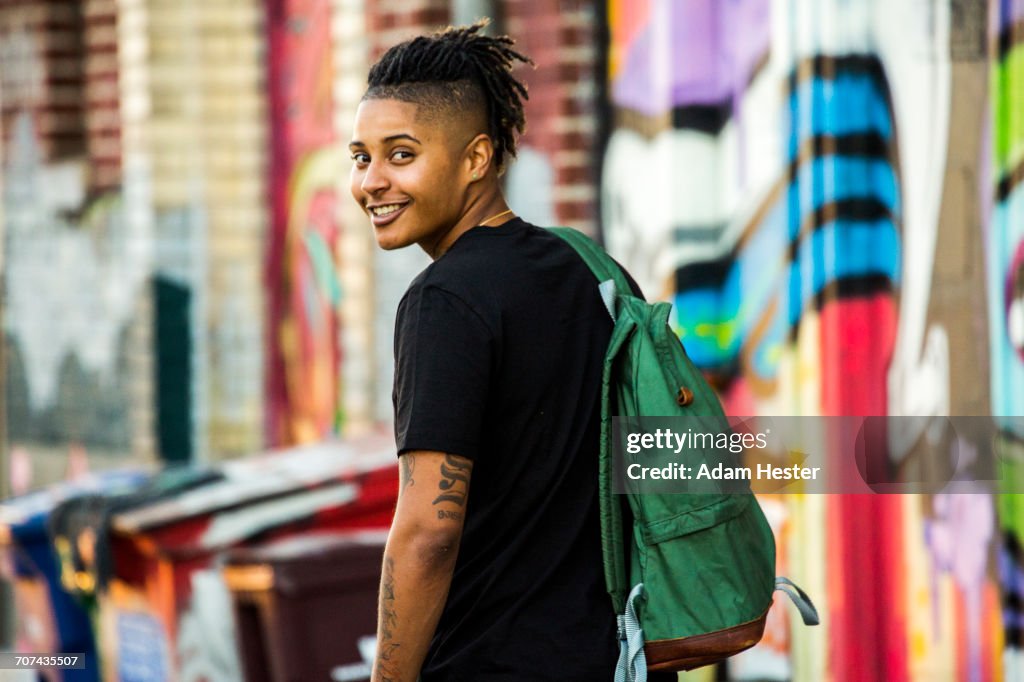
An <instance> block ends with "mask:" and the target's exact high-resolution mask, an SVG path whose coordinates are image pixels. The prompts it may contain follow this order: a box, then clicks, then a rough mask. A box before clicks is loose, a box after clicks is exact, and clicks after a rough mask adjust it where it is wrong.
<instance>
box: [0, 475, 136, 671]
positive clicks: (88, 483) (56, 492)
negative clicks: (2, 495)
mask: <svg viewBox="0 0 1024 682" xmlns="http://www.w3.org/2000/svg"><path fill="white" fill-rule="evenodd" d="M147 477H148V474H146V473H145V472H143V471H141V470H117V471H110V472H104V473H98V474H90V475H88V476H86V477H84V478H82V479H79V480H77V481H74V482H64V483H59V484H57V485H54V486H51V487H49V488H46V489H44V490H40V491H38V492H34V493H30V494H28V495H24V496H21V497H16V498H12V499H9V500H6V501H4V502H3V503H0V554H2V555H3V557H2V561H0V566H2V568H0V574H2V576H3V578H4V579H5V580H7V581H8V582H10V583H11V585H12V588H13V593H14V603H15V614H16V626H15V645H14V646H15V650H16V651H18V652H23V653H54V654H58V653H83V654H85V656H86V667H85V668H84V669H80V670H64V671H55V670H47V671H44V673H45V674H44V675H43V677H44V679H47V680H70V681H82V682H86V681H89V682H93V681H95V680H98V679H99V673H98V663H97V660H96V650H95V640H94V638H93V633H92V628H91V623H90V618H89V614H88V612H87V611H86V609H84V608H83V607H82V605H81V604H79V603H78V602H77V601H76V600H75V599H74V598H73V597H72V596H71V595H70V594H68V593H67V592H66V591H65V590H64V589H63V587H62V584H61V576H60V567H59V564H58V561H57V558H56V556H55V555H54V553H53V552H52V550H51V545H50V539H49V536H48V535H47V524H48V523H49V520H50V515H51V514H52V513H53V511H54V510H55V509H56V508H57V507H58V506H59V505H60V504H61V503H63V502H65V501H66V500H69V499H72V498H75V497H78V496H81V495H88V494H104V493H119V492H125V491H130V490H134V489H136V488H138V486H140V485H142V484H143V483H144V482H145V480H146V479H147Z"/></svg>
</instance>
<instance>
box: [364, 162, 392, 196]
mask: <svg viewBox="0 0 1024 682" xmlns="http://www.w3.org/2000/svg"><path fill="white" fill-rule="evenodd" d="M389 184H390V182H389V181H388V178H387V175H386V174H385V173H384V172H383V170H382V169H381V166H380V164H377V163H376V162H374V161H371V162H370V163H369V164H367V166H366V169H365V170H364V171H363V181H362V183H360V189H362V190H363V192H365V193H366V194H377V193H378V192H381V191H383V190H385V189H387V188H388V185H389Z"/></svg>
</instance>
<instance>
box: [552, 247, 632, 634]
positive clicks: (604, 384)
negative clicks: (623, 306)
mask: <svg viewBox="0 0 1024 682" xmlns="http://www.w3.org/2000/svg"><path fill="white" fill-rule="evenodd" d="M548 229H550V230H551V232H553V233H554V234H556V235H557V236H559V237H561V238H562V239H564V240H565V241H566V242H568V243H569V246H571V247H572V248H573V250H575V251H576V253H577V254H579V256H580V258H582V259H583V262H584V263H586V264H587V267H589V268H590V271H591V272H593V273H594V277H595V278H596V279H597V281H598V289H599V290H600V292H601V298H602V299H603V300H604V305H605V307H606V308H607V309H608V313H609V314H610V315H611V316H612V320H613V321H615V319H616V315H615V311H616V306H615V295H616V290H618V291H621V292H624V293H629V292H631V291H632V290H631V288H630V286H629V281H628V280H627V279H626V277H625V275H624V274H623V273H622V270H621V269H620V268H619V266H618V264H617V263H616V262H615V261H614V260H612V258H611V257H610V256H608V254H606V253H605V252H604V249H602V248H601V247H600V246H598V245H597V243H595V242H594V241H593V240H591V239H590V237H587V236H586V235H584V234H583V233H582V232H578V231H576V230H574V229H572V228H570V227H552V228H548ZM609 371H610V364H609V362H608V359H607V358H605V362H604V369H603V370H602V377H601V441H600V443H601V444H600V448H599V452H598V486H597V492H598V504H599V506H600V514H601V551H602V555H603V560H604V574H605V586H606V587H607V589H608V595H609V596H610V597H611V601H612V608H613V609H614V611H615V613H616V614H624V613H625V611H626V606H627V604H626V602H627V594H629V592H630V585H629V574H628V570H627V565H626V557H627V555H628V549H627V548H626V547H625V546H624V544H623V538H624V537H625V531H624V528H623V514H622V508H621V506H620V504H621V503H620V500H619V497H618V496H616V495H615V494H614V493H613V492H612V484H611V480H612V463H611V414H612V401H611V391H610V386H609V381H610V374H609Z"/></svg>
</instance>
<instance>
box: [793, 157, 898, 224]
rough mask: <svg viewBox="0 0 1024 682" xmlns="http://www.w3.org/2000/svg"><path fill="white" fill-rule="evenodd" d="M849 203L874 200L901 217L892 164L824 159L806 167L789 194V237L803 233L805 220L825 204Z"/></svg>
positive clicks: (817, 159)
mask: <svg viewBox="0 0 1024 682" xmlns="http://www.w3.org/2000/svg"><path fill="white" fill-rule="evenodd" d="M847 199H874V200H876V201H879V202H881V203H882V204H883V205H884V206H886V208H888V209H889V212H890V213H892V214H893V215H898V214H899V211H900V200H899V189H898V187H897V181H896V172H895V170H894V169H893V167H892V164H890V163H889V161H888V160H887V159H871V158H863V157H846V156H822V157H819V158H816V159H814V160H812V161H810V162H809V163H805V164H803V165H802V166H801V167H800V169H799V170H798V171H797V177H796V182H794V183H791V184H790V186H789V189H788V190H787V192H786V205H787V207H788V211H787V214H788V216H789V234H790V236H791V237H796V236H797V235H798V234H799V233H800V223H801V222H802V220H803V218H804V216H806V215H808V214H810V213H813V212H814V211H816V210H818V209H819V208H821V207H822V206H824V205H825V204H826V203H829V202H833V201H845V200H847Z"/></svg>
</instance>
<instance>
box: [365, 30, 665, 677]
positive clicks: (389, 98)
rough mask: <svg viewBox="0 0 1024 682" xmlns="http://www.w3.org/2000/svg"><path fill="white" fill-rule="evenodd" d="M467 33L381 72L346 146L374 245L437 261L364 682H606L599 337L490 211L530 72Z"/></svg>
mask: <svg viewBox="0 0 1024 682" xmlns="http://www.w3.org/2000/svg"><path fill="white" fill-rule="evenodd" d="M484 25H485V24H484V23H482V22H481V23H477V24H475V25H473V26H469V27H459V28H449V29H447V30H445V31H442V32H439V33H436V34H433V35H429V36H421V37H418V38H415V39H413V40H411V41H408V42H405V43H402V44H400V45H397V46H395V47H393V48H391V49H390V50H388V51H387V53H385V54H384V56H383V57H381V59H380V61H379V62H377V64H375V65H374V66H373V68H372V69H371V70H370V74H369V79H368V85H369V87H368V89H367V91H366V94H365V95H364V97H363V100H362V102H361V104H360V106H359V109H358V112H357V114H356V120H355V126H354V131H353V139H352V142H351V144H350V148H351V151H352V158H353V160H354V166H353V170H352V177H351V190H352V195H353V197H354V198H355V200H356V201H357V202H359V204H360V205H361V206H362V207H363V209H364V210H365V211H366V213H367V214H368V216H369V218H370V221H371V223H372V229H373V232H374V235H375V236H376V239H377V243H378V244H379V245H380V247H381V248H384V249H389V250H390V249H398V248H403V247H406V246H410V245H412V244H416V245H418V246H419V247H420V248H422V249H423V250H424V251H426V252H427V254H428V255H429V256H430V257H431V258H432V259H433V263H431V264H430V265H429V266H428V267H427V268H426V269H425V270H424V271H423V272H422V273H421V274H420V275H419V276H418V277H417V278H416V279H415V280H414V281H413V283H412V284H411V285H410V286H409V289H408V291H407V292H406V294H405V296H404V298H403V299H402V302H401V304H400V305H399V309H398V317H397V323H396V330H395V385H394V395H393V398H394V405H395V434H396V438H397V445H398V453H399V461H400V464H401V467H400V493H399V498H398V505H397V507H396V511H395V518H394V523H393V525H392V527H391V531H390V535H389V537H388V542H387V547H386V549H385V556H384V565H383V575H382V579H381V591H380V612H379V625H378V648H377V657H376V661H375V664H374V672H373V680H397V681H401V682H413V681H414V680H416V679H417V677H419V679H421V680H422V681H423V682H434V681H435V680H446V681H456V682H457V681H460V680H465V681H472V682H490V681H501V680H508V681H510V682H511V681H515V682H524V681H543V680H552V681H554V680H557V681H558V682H575V681H578V682H594V681H596V680H611V679H612V674H613V671H614V667H615V661H616V657H617V653H618V644H617V641H616V628H615V615H614V613H613V612H612V608H611V602H610V599H609V597H608V594H607V593H606V591H605V587H604V575H603V563H602V558H601V540H600V526H599V519H598V505H597V455H598V436H599V421H598V419H599V409H600V381H601V364H602V359H603V357H604V353H605V350H606V346H607V343H608V340H609V336H610V333H611V328H612V324H611V320H610V318H609V315H608V313H607V311H606V310H605V308H604V306H603V305H602V302H601V299H600V296H599V293H598V288H597V284H596V281H595V279H594V276H593V275H592V274H591V273H590V271H589V270H588V269H587V267H586V266H585V265H584V263H583V262H582V260H581V259H580V258H579V257H578V256H577V255H576V253H575V252H574V251H573V250H572V249H571V248H570V247H569V246H568V245H567V244H565V243H563V242H562V240H561V239H559V238H558V237H556V236H554V235H553V234H550V233H549V232H548V231H546V230H543V229H541V228H538V227H536V226H534V225H531V224H529V223H528V222H526V221H524V220H522V219H521V218H519V217H517V216H516V215H515V214H514V212H513V211H512V209H510V208H509V207H508V205H507V204H506V203H505V199H504V198H503V196H502V192H501V186H500V182H499V176H500V175H501V173H502V171H503V170H504V168H505V166H506V164H507V163H508V162H509V161H510V159H511V157H513V156H514V155H515V152H516V137H517V134H518V133H521V132H522V131H523V128H524V124H525V121H524V116H523V99H524V98H526V96H527V94H526V89H525V87H524V86H523V85H522V83H520V82H519V81H518V80H516V78H514V77H513V75H512V73H511V70H512V66H513V65H514V64H515V63H516V62H524V63H530V60H529V59H528V58H527V57H525V56H523V55H521V54H519V53H518V52H516V51H514V50H513V49H512V46H513V41H512V40H511V39H510V38H508V37H499V38H495V37H488V36H486V35H484V34H482V33H481V28H482V27H483V26H484ZM673 678H674V676H673Z"/></svg>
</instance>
